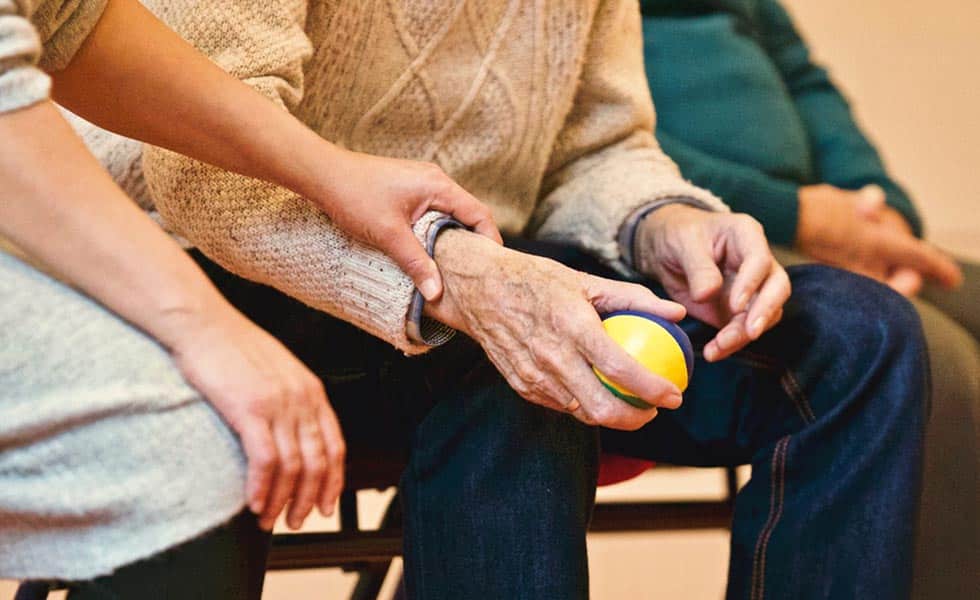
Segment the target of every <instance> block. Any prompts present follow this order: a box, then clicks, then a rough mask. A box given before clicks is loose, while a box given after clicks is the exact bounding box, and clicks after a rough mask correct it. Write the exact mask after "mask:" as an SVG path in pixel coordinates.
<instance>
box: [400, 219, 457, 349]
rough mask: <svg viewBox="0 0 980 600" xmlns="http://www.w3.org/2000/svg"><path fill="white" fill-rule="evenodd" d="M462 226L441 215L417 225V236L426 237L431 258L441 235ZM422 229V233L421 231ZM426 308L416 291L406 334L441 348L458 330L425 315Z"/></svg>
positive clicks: (422, 297) (413, 340)
mask: <svg viewBox="0 0 980 600" xmlns="http://www.w3.org/2000/svg"><path fill="white" fill-rule="evenodd" d="M462 226H463V224H462V223H460V222H459V221H457V220H456V219H454V218H452V217H450V216H448V215H441V216H439V217H437V218H436V219H435V220H432V221H429V222H428V223H422V222H421V221H420V222H419V223H417V224H416V232H415V235H416V237H420V238H422V236H424V244H425V251H426V252H428V253H429V256H432V255H433V252H434V251H435V247H436V239H437V238H438V237H439V234H440V233H442V232H443V231H445V230H446V229H455V228H458V227H462ZM420 229H421V231H419V230H420ZM424 308H425V297H424V296H422V293H421V292H419V291H418V290H417V289H416V290H415V291H414V292H413V294H412V301H411V303H410V304H409V306H408V321H407V322H406V324H405V333H406V334H407V335H408V339H409V340H411V341H412V342H414V343H416V344H423V345H426V346H441V345H443V344H445V343H446V342H448V341H449V340H451V339H452V338H453V336H455V335H456V330H455V329H453V328H452V327H449V326H448V325H445V324H443V323H440V322H439V321H436V320H435V319H430V318H429V317H426V316H425V315H423V314H422V311H423V309H424Z"/></svg>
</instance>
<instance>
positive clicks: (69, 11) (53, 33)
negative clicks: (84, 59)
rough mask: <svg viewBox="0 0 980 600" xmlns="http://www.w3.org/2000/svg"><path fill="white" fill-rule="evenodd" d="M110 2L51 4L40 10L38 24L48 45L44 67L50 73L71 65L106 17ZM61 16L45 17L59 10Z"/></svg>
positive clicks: (98, 0) (90, 1)
mask: <svg viewBox="0 0 980 600" xmlns="http://www.w3.org/2000/svg"><path fill="white" fill-rule="evenodd" d="M106 4H108V0H81V1H77V0H76V1H75V2H62V3H55V2H48V3H45V4H43V5H41V6H40V7H39V8H38V14H35V15H34V16H35V21H37V22H39V23H40V24H39V25H38V33H39V34H40V35H41V40H42V41H43V42H44V52H43V53H42V54H41V60H40V63H39V64H40V66H41V68H42V69H44V70H45V71H48V72H56V71H60V70H62V69H64V68H65V67H67V66H68V64H69V63H70V62H71V60H72V59H73V58H75V54H76V53H77V52H78V49H79V48H81V47H82V44H84V43H85V40H86V39H88V36H89V34H90V33H92V30H93V29H95V26H96V25H97V24H98V22H99V19H101V18H102V13H103V12H104V11H105V7H106ZM56 8H57V10H58V14H57V15H50V14H44V13H46V12H48V11H51V10H54V9H56Z"/></svg>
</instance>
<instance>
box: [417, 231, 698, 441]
mask: <svg viewBox="0 0 980 600" xmlns="http://www.w3.org/2000/svg"><path fill="white" fill-rule="evenodd" d="M435 259H436V262H437V263H438V264H439V268H440V269H441V270H442V273H443V277H444V279H445V282H446V290H445V293H444V295H443V297H442V298H441V299H440V300H439V301H438V302H433V303H426V312H427V314H428V315H429V316H431V317H433V318H436V319H438V320H440V321H442V322H444V323H446V324H448V325H450V326H452V327H455V328H456V329H459V330H460V331H463V332H465V333H466V334H467V335H469V336H470V337H472V338H473V339H474V340H476V341H477V342H479V344H480V345H481V346H482V347H483V349H484V350H485V351H486V353H487V356H488V357H489V358H490V360H491V361H492V362H493V363H494V365H496V367H497V369H498V370H499V371H500V373H501V374H502V375H503V376H504V378H505V379H506V380H507V382H508V383H509V384H510V386H511V387H512V388H513V389H514V390H515V391H516V392H517V393H519V394H520V395H521V396H523V397H524V398H525V399H527V400H529V401H531V402H534V403H536V404H540V405H542V406H546V407H548V408H552V409H555V410H558V411H563V412H569V413H571V414H572V415H574V416H575V417H576V418H578V419H579V420H581V421H582V422H584V423H588V424H598V425H603V426H606V427H612V428H616V429H624V430H633V429H638V428H639V427H642V426H643V425H644V424H645V423H647V422H648V421H650V420H651V419H653V418H654V417H655V416H656V414H657V409H656V408H651V409H648V410H640V409H637V408H634V407H633V406H630V405H629V404H627V403H626V402H624V401H622V400H620V399H619V398H616V397H615V396H613V395H612V394H610V393H609V391H608V390H606V389H605V388H604V387H603V386H602V384H601V383H599V380H598V379H597V378H596V375H595V373H593V371H592V365H595V366H596V367H597V368H598V369H600V370H601V371H602V372H603V373H604V374H606V375H607V376H608V377H609V378H610V379H612V380H613V381H615V382H616V383H618V384H620V385H622V386H623V387H624V388H626V389H629V390H631V391H632V392H633V393H635V394H636V395H637V396H639V397H640V398H642V399H643V400H645V401H646V402H648V403H650V404H651V405H653V406H654V407H663V408H676V407H678V406H680V403H681V395H680V391H679V390H678V389H677V388H676V387H675V386H674V385H673V384H671V383H670V382H668V381H667V380H666V379H663V378H661V377H658V376H656V375H654V374H652V373H650V372H649V371H647V370H645V369H644V368H643V367H642V366H640V365H639V363H637V362H636V361H635V360H633V359H632V358H631V357H630V356H629V355H628V354H626V352H625V351H624V350H623V349H622V348H620V347H619V346H618V345H616V343H615V342H613V340H612V339H611V338H610V337H609V336H608V335H606V333H605V331H604V330H603V328H602V324H601V321H600V317H599V314H600V313H607V312H611V311H615V310H642V311H647V312H650V313H654V314H657V315H660V316H663V317H665V318H667V319H671V320H679V319H681V318H683V316H684V307H682V306H680V305H679V304H676V303H674V302H670V301H667V300H662V299H660V298H657V297H656V296H655V295H654V294H653V293H652V292H650V290H648V289H646V288H645V287H643V286H640V285H636V284H630V283H622V282H616V281H610V280H607V279H602V278H599V277H595V276H592V275H588V274H585V273H580V272H578V271H574V270H572V269H569V268H567V267H565V266H563V265H561V264H559V263H557V262H555V261H552V260H548V259H545V258H540V257H535V256H530V255H527V254H523V253H520V252H515V251H513V250H508V249H506V248H502V247H500V246H498V245H496V244H494V243H493V242H491V241H490V240H487V239H486V238H483V237H480V236H477V235H474V234H472V233H469V232H465V231H460V230H449V231H446V232H444V233H442V234H441V235H440V236H439V239H438V240H437V242H436V246H435Z"/></svg>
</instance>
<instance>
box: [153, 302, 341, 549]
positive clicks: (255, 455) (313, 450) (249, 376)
mask: <svg viewBox="0 0 980 600" xmlns="http://www.w3.org/2000/svg"><path fill="white" fill-rule="evenodd" d="M208 313H209V314H207V315H206V318H201V317H198V316H195V315H177V316H176V317H175V318H174V319H173V320H174V321H175V323H174V325H173V326H172V327H171V329H173V330H174V331H175V335H174V336H173V338H172V339H173V341H172V342H171V343H170V344H169V347H170V350H171V352H172V354H173V356H174V359H175V360H176V362H177V365H178V367H179V368H180V370H181V372H182V373H183V375H184V377H185V378H186V379H187V381H188V382H190V383H191V385H193V386H194V387H195V388H197V390H198V391H200V392H201V393H202V394H203V395H204V396H205V397H206V398H207V399H208V401H210V403H211V404H212V405H213V406H214V407H215V409H216V410H217V411H218V412H219V413H220V414H221V416H222V417H223V418H224V419H225V421H226V422H227V423H228V424H229V425H230V426H231V428H232V429H234V430H235V432H236V433H238V435H239V437H240V438H241V442H242V446H243V447H244V449H245V455H246V457H247V459H248V483H247V487H246V498H247V502H248V506H249V508H250V509H251V510H252V512H254V513H255V514H256V515H258V516H259V524H260V525H261V526H262V527H263V528H264V529H267V530H271V529H272V526H273V524H274V523H275V520H276V517H277V516H278V515H279V513H280V512H282V510H283V508H284V507H285V506H286V504H287V503H289V511H288V512H287V516H286V523H287V524H288V525H289V527H291V528H293V529H298V528H299V527H300V526H301V525H302V524H303V521H304V520H305V519H306V517H307V516H308V515H309V514H310V511H311V510H312V509H313V507H314V506H317V507H319V509H320V512H321V513H322V514H324V515H329V514H331V513H332V512H333V507H334V505H335V503H336V502H337V498H338V497H339V496H340V492H341V490H342V489H343V486H344V459H345V454H346V446H345V444H344V437H343V434H342V433H341V431H340V425H339V423H338V422H337V417H336V416H335V415H334V412H333V409H332V408H331V407H330V403H329V402H328V400H327V395H326V392H325V391H324V389H323V384H322V383H321V382H320V380H319V379H317V377H316V376H314V375H313V373H311V372H310V370H309V369H307V368H306V366H305V365H303V363H301V362H300V361H299V360H298V359H297V358H295V357H294V356H293V355H292V354H290V353H289V351H288V350H286V348H285V347H283V346H282V344H280V343H279V342H278V341H277V340H276V339H275V338H273V337H272V336H271V335H269V334H268V333H266V332H265V331H263V330H262V329H260V328H259V327H257V326H256V325H254V324H252V323H251V322H250V321H248V320H247V319H246V318H245V317H244V316H242V315H241V314H240V313H238V312H237V311H235V310H234V309H233V308H231V307H230V306H227V305H225V306H221V307H219V308H218V309H213V310H209V311H208ZM167 337H170V336H167Z"/></svg>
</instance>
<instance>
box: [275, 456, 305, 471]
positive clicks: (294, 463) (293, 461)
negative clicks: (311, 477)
mask: <svg viewBox="0 0 980 600" xmlns="http://www.w3.org/2000/svg"><path fill="white" fill-rule="evenodd" d="M280 467H281V469H282V471H283V473H285V474H286V475H289V476H294V475H297V474H298V473H299V472H300V470H301V469H302V468H303V463H302V461H300V459H299V456H297V455H296V454H289V455H287V456H284V457H283V458H282V461H281V464H280Z"/></svg>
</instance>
